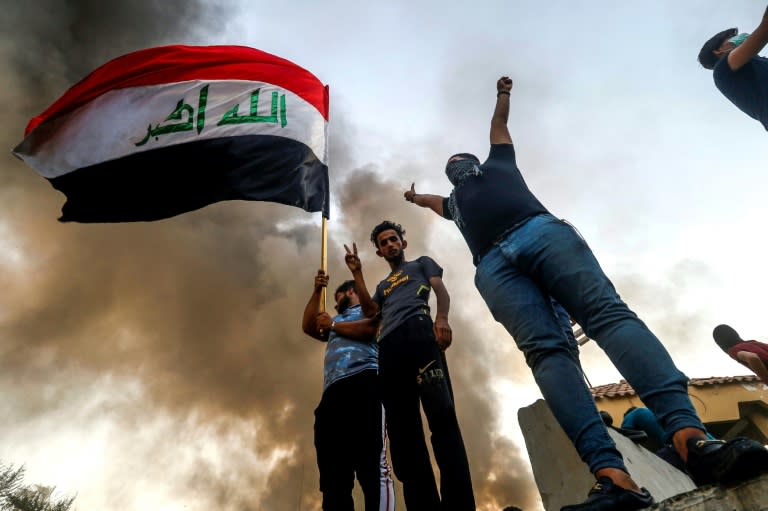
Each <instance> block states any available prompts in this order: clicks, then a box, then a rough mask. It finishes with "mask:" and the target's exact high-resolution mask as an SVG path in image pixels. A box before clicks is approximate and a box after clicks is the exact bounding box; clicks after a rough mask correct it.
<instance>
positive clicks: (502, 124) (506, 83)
mask: <svg viewBox="0 0 768 511" xmlns="http://www.w3.org/2000/svg"><path fill="white" fill-rule="evenodd" d="M511 90H512V79H511V78H509V77H508V76H502V77H501V78H499V80H498V81H497V82H496V108H495V109H494V110H493V117H491V144H511V143H512V136H511V135H510V134H509V129H508V128H507V121H509V95H510V91H511Z"/></svg>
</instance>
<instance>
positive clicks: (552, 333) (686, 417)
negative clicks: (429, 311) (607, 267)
mask: <svg viewBox="0 0 768 511" xmlns="http://www.w3.org/2000/svg"><path fill="white" fill-rule="evenodd" d="M475 284H476V286H477V289H478V290H479V291H480V294H481V295H482V297H483V299H484V300H485V302H486V303H487V304H488V308H489V309H490V310H491V313H493V317H494V318H496V320H497V321H498V322H499V323H501V324H503V325H504V326H505V327H506V329H507V331H508V332H509V333H510V334H512V337H513V338H514V340H515V342H516V343H517V346H518V347H519V348H520V350H521V351H522V352H523V353H524V354H525V359H526V361H527V362H528V365H529V366H530V368H531V369H532V371H533V376H534V378H535V379H536V383H537V384H538V386H539V389H541V393H542V394H543V395H544V399H546V401H547V404H548V405H549V407H550V409H551V410H552V413H553V414H554V416H555V417H556V418H557V420H558V422H559V423H560V425H561V426H562V428H563V430H564V431H565V433H566V434H567V435H568V438H570V439H571V442H573V444H574V445H575V446H576V450H577V451H578V453H579V455H580V456H581V459H582V460H584V461H585V462H586V463H587V464H588V465H589V468H590V471H591V472H593V473H594V472H596V471H597V470H599V469H601V468H607V467H612V468H621V469H624V470H626V469H625V467H624V461H623V460H622V458H621V453H619V451H618V450H617V449H616V447H615V445H614V443H613V441H612V440H611V438H610V437H609V436H608V433H607V431H606V429H605V426H604V424H603V421H602V420H601V418H600V415H599V414H598V412H597V408H596V407H595V402H594V399H593V398H592V394H590V392H589V389H588V388H587V386H586V384H585V383H584V379H583V378H582V374H581V368H580V366H579V361H578V358H577V355H576V354H575V353H574V350H573V347H572V341H571V340H570V339H568V338H567V337H566V336H565V335H563V320H562V318H561V314H559V313H558V311H557V310H556V309H555V308H553V304H552V301H551V299H550V297H552V298H554V299H555V300H557V302H558V303H560V304H561V305H562V306H563V308H565V310H566V311H568V313H570V315H571V316H573V317H574V319H576V321H577V322H578V323H579V324H580V325H581V326H582V328H584V332H585V333H586V334H587V335H588V336H589V337H590V338H592V339H594V340H595V342H596V343H597V344H598V345H599V346H600V347H601V348H602V349H603V350H604V351H605V353H606V354H607V355H608V358H610V359H611V362H613V365H614V366H616V368H617V369H618V370H619V372H620V373H621V374H622V375H623V376H624V378H626V380H627V382H629V384H630V385H632V388H633V389H635V391H636V392H637V394H638V395H639V396H640V399H642V401H643V403H645V404H646V405H647V406H648V408H650V409H651V411H653V413H654V415H655V416H656V418H657V419H658V420H659V422H660V424H661V426H662V428H664V430H665V432H666V434H667V435H669V436H671V435H672V434H673V433H674V432H675V431H678V430H680V429H682V428H686V427H694V428H699V429H702V430H703V429H704V426H703V425H702V424H701V421H700V420H699V418H698V416H697V415H696V410H695V409H694V408H693V405H692V404H691V400H690V398H689V397H688V385H687V383H688V378H687V377H686V376H685V375H684V374H683V373H682V372H680V370H679V369H677V367H676V366H675V364H674V363H673V362H672V359H671V358H670V356H669V353H667V350H666V349H665V348H664V346H663V345H662V344H661V342H659V340H658V339H657V338H656V336H655V335H653V333H651V331H650V330H649V329H648V327H647V326H646V325H645V323H643V322H642V321H641V320H640V319H639V318H638V317H637V315H636V314H635V313H634V312H632V311H631V310H630V309H629V307H627V305H626V304H625V303H624V302H623V301H622V300H621V298H620V297H619V295H618V293H617V292H616V289H615V288H614V287H613V284H612V283H611V281H610V280H609V279H608V277H607V276H606V275H605V274H604V273H603V270H602V269H601V268H600V265H599V264H598V262H597V259H595V256H594V255H593V254H592V251H591V250H590V249H589V247H588V246H587V244H586V242H585V241H584V240H583V239H582V238H581V237H580V236H579V235H578V234H577V233H576V232H575V231H574V229H573V228H572V227H571V226H569V225H567V224H566V223H564V222H563V221H561V220H558V219H557V218H555V217H553V216H552V215H550V214H543V215H538V216H535V217H532V218H531V219H530V220H528V221H526V222H525V223H524V224H522V225H521V226H520V227H518V228H517V229H515V230H514V231H512V232H511V233H510V234H508V235H507V237H506V238H504V240H503V241H502V242H501V243H499V244H498V245H497V246H495V247H493V248H492V249H491V250H489V251H488V252H487V253H486V254H485V255H484V256H483V258H482V259H481V260H480V263H479V264H478V265H477V272H476V274H475Z"/></svg>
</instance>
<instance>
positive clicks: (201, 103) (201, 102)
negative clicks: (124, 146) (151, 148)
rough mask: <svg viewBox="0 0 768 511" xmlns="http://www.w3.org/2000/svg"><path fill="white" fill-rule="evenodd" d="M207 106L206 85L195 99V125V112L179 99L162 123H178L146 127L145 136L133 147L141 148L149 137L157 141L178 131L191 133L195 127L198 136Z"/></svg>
mask: <svg viewBox="0 0 768 511" xmlns="http://www.w3.org/2000/svg"><path fill="white" fill-rule="evenodd" d="M207 104H208V85H206V86H205V87H203V88H202V89H200V94H199V95H198V99H197V123H196V124H195V123H193V119H194V117H195V110H194V109H193V108H192V107H191V106H190V105H188V104H186V103H184V98H182V99H180V100H179V102H178V103H176V108H174V109H173V111H172V112H171V113H170V114H168V117H166V118H165V119H164V120H163V122H168V121H179V122H176V123H173V124H166V125H163V126H161V124H162V123H158V124H157V125H156V126H155V127H154V128H152V125H151V124H150V125H149V126H147V134H146V136H145V137H144V138H143V139H142V140H141V141H139V142H137V143H136V144H135V145H136V146H137V147H138V146H142V145H144V144H146V143H147V142H148V141H149V139H150V138H151V137H154V138H155V140H158V137H159V136H160V135H166V134H168V133H178V132H180V131H192V130H193V129H194V128H195V126H197V133H198V135H199V134H200V132H201V131H203V127H204V126H205V107H206V105H207ZM185 113H186V121H184V114H185Z"/></svg>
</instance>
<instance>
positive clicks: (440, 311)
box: [429, 277, 453, 350]
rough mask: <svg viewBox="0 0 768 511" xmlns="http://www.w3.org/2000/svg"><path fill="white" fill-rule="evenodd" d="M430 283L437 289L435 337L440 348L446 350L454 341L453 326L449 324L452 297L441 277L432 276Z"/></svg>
mask: <svg viewBox="0 0 768 511" xmlns="http://www.w3.org/2000/svg"><path fill="white" fill-rule="evenodd" d="M429 284H430V285H431V286H432V289H433V290H434V291H435V298H436V299H437V313H436V314H435V325H434V330H435V338H436V339H437V345H438V346H440V349H442V350H445V349H447V348H448V346H450V345H451V342H452V341H453V332H452V331H451V326H450V325H449V324H448V311H449V310H450V308H451V297H450V295H449V294H448V290H447V289H446V288H445V284H443V279H442V278H441V277H431V278H430V279H429Z"/></svg>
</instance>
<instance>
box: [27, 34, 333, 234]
mask: <svg viewBox="0 0 768 511" xmlns="http://www.w3.org/2000/svg"><path fill="white" fill-rule="evenodd" d="M327 127H328V87H327V86H325V85H323V84H322V82H320V80H318V79H317V78H316V77H315V76H314V75H312V74H311V73H310V72H309V71H307V70H305V69H303V68H301V67H299V66H297V65H295V64H293V63H292V62H289V61H288V60H285V59H282V58H280V57H277V56H274V55H270V54H268V53H265V52H262V51H259V50H256V49H253V48H247V47H243V46H164V47H160V48H150V49H146V50H141V51H137V52H134V53H130V54H128V55H124V56H122V57H118V58H116V59H114V60H112V61H110V62H108V63H107V64H105V65H103V66H101V67H99V68H98V69H96V70H95V71H93V72H92V73H91V74H90V75H88V76H87V77H86V78H85V79H83V80H82V81H81V82H79V83H78V84H76V85H74V86H73V87H72V88H71V89H69V90H68V91H67V92H66V93H65V94H64V95H63V96H62V97H61V98H59V99H58V100H57V101H56V102H55V103H54V104H53V105H51V106H50V107H49V108H48V109H47V110H45V111H44V112H43V113H42V114H40V115H38V116H37V117H35V118H33V119H32V120H31V121H30V122H29V124H28V125H27V128H26V130H25V137H26V138H25V139H24V140H23V141H22V142H21V144H19V145H18V146H17V147H16V148H15V149H14V154H15V155H16V156H18V157H19V158H21V159H23V160H24V161H25V162H26V163H28V164H29V165H30V166H32V167H33V168H34V169H35V170H37V171H38V172H39V173H40V174H41V175H42V176H43V177H45V178H47V179H48V180H49V181H50V182H51V184H52V185H53V187H54V188H56V189H57V190H60V191H61V192H63V193H64V194H65V195H66V197H67V201H66V203H65V204H64V206H63V208H62V215H61V218H60V219H59V220H61V221H63V222H66V221H75V222H130V221H147V220H158V219H162V218H168V217H171V216H174V215H178V214H180V213H185V212H188V211H192V210H195V209H198V208H201V207H203V206H206V205H208V204H212V203H214V202H218V201H223V200H231V199H244V200H264V201H273V202H279V203H282V204H289V205H292V206H297V207H300V208H302V209H305V210H306V211H323V214H324V215H325V216H326V217H328V207H329V196H328V166H327Z"/></svg>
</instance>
